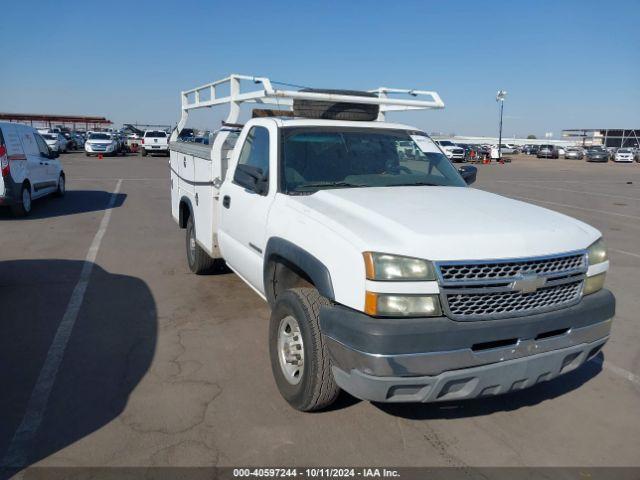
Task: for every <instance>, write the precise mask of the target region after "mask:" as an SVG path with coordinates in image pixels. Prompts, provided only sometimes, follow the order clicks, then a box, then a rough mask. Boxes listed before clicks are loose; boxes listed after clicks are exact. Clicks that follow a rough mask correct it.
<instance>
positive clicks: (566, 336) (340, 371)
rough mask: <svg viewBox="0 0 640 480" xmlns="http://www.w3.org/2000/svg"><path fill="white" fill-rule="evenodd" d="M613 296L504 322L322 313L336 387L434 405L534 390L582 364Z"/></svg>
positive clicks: (603, 326) (608, 315)
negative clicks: (382, 317) (386, 317)
mask: <svg viewBox="0 0 640 480" xmlns="http://www.w3.org/2000/svg"><path fill="white" fill-rule="evenodd" d="M614 313H615V298H614V297H613V295H612V294H611V292H609V291H607V290H603V291H601V292H598V293H596V294H593V295H589V296H588V297H585V298H584V299H583V300H582V301H581V302H580V304H578V305H574V306H572V307H569V308H565V309H562V310H556V311H553V312H547V313H543V314H537V315H531V316H528V317H517V318H508V319H500V320H485V321H475V322H458V321H453V320H450V319H448V318H446V317H437V318H417V319H380V318H372V317H368V316H367V315H365V314H363V313H360V312H355V311H353V310H348V309H345V308H344V307H338V306H335V307H332V308H327V309H323V310H321V313H320V323H321V328H322V331H323V337H324V340H325V342H326V345H327V348H328V350H329V354H330V356H331V362H332V369H333V374H334V377H335V379H336V382H337V383H338V385H339V386H340V387H341V388H342V389H344V390H346V391H347V392H349V393H351V394H352V395H354V396H356V397H358V398H362V399H366V400H374V401H387V402H410V401H421V402H433V401H443V400H453V399H463V398H474V397H478V396H484V395H495V394H499V393H505V392H508V391H511V390H516V389H522V388H525V387H529V386H531V385H534V384H536V383H538V382H541V381H546V380H550V379H552V378H554V377H556V376H558V375H560V374H563V373H567V372H569V371H571V370H573V369H574V368H577V367H578V366H580V365H581V364H582V363H584V362H585V361H587V360H588V359H589V358H591V357H593V356H594V355H596V354H597V353H598V351H599V350H600V349H601V348H602V346H603V345H604V344H605V343H606V341H607V340H608V338H609V332H610V330H611V323H612V317H613V316H614Z"/></svg>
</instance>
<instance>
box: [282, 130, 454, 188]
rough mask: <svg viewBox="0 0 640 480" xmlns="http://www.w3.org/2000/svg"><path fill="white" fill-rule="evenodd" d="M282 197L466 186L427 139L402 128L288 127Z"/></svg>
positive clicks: (283, 153) (284, 139) (285, 137)
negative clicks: (328, 191)
mask: <svg viewBox="0 0 640 480" xmlns="http://www.w3.org/2000/svg"><path fill="white" fill-rule="evenodd" d="M282 169H283V172H284V175H283V185H282V190H283V191H284V192H285V193H303V192H305V193H313V192H315V191H317V190H321V189H326V188H349V187H353V188H355V187H391V186H414V185H432V186H455V187H463V186H466V183H465V181H464V180H463V179H462V177H461V176H460V174H459V173H458V171H457V170H456V169H455V168H454V167H453V165H451V163H450V162H449V160H448V159H447V157H446V156H445V155H444V154H443V153H442V152H441V151H440V149H439V148H438V147H437V146H436V145H435V143H434V142H433V140H431V138H429V137H427V136H426V135H425V134H423V133H419V132H408V131H405V130H382V129H375V130H373V129H354V128H342V129H341V128H331V129H328V128H287V129H285V130H284V138H283V149H282Z"/></svg>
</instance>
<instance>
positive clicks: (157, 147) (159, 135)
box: [140, 130, 169, 157]
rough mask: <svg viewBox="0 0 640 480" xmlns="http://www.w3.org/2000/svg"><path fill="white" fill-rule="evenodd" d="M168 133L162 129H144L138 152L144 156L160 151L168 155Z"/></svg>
mask: <svg viewBox="0 0 640 480" xmlns="http://www.w3.org/2000/svg"><path fill="white" fill-rule="evenodd" d="M168 140H169V135H167V132H165V131H163V130H146V131H145V132H144V136H143V137H142V144H141V145H140V153H141V154H142V156H143V157H144V156H146V155H147V154H149V153H162V154H163V155H169V142H168Z"/></svg>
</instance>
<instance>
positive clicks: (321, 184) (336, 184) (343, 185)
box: [294, 181, 367, 191]
mask: <svg viewBox="0 0 640 480" xmlns="http://www.w3.org/2000/svg"><path fill="white" fill-rule="evenodd" d="M366 186H367V185H363V184H362V183H351V182H343V181H340V182H316V183H303V184H302V185H298V186H297V187H296V190H298V189H300V188H323V187H328V188H361V187H366ZM296 190H294V191H296Z"/></svg>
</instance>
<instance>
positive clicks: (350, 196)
mask: <svg viewBox="0 0 640 480" xmlns="http://www.w3.org/2000/svg"><path fill="white" fill-rule="evenodd" d="M257 125H259V126H263V127H265V128H267V129H268V131H269V135H270V150H269V152H270V163H269V171H270V178H269V185H270V188H269V191H268V193H267V194H266V195H265V196H261V195H258V194H255V193H252V192H249V191H247V190H245V189H244V188H242V187H240V186H238V185H236V184H234V183H233V182H232V181H231V178H233V173H232V172H233V171H234V170H235V167H236V165H237V162H238V157H239V154H240V151H241V149H242V145H243V143H244V139H245V138H246V135H247V132H248V131H249V130H250V129H251V127H253V126H257ZM287 126H296V127H300V126H323V127H325V128H330V127H331V126H335V127H358V128H371V129H381V128H382V129H386V128H390V129H402V130H409V131H415V130H418V129H416V128H414V127H410V126H406V125H399V124H391V123H383V122H346V121H333V120H303V119H293V120H289V119H286V120H285V119H281V118H260V119H253V120H250V121H249V122H248V123H247V124H246V126H245V127H244V129H243V130H242V132H241V133H240V137H239V139H238V142H237V144H236V147H235V148H234V149H233V151H232V153H231V155H230V158H229V159H228V167H227V165H226V164H227V160H225V159H222V154H221V153H220V150H219V149H218V148H219V147H220V145H216V144H217V143H218V142H222V141H224V140H221V138H222V137H221V135H220V134H219V136H218V137H217V138H216V141H215V142H214V146H213V149H212V150H211V152H212V153H211V159H199V158H198V157H197V156H189V155H184V154H182V153H177V152H175V151H172V152H171V166H172V185H173V187H172V212H173V216H174V218H175V219H176V220H178V217H179V204H180V201H181V199H183V198H188V199H189V201H190V202H191V204H192V205H193V208H194V217H195V225H196V236H197V241H198V243H199V244H200V245H201V246H202V247H203V248H204V249H205V250H206V251H207V252H208V253H209V254H210V255H212V256H214V257H220V256H221V257H222V258H224V259H225V261H226V262H227V263H228V265H229V266H230V267H231V268H232V269H233V270H234V271H235V272H236V273H238V274H239V275H240V276H241V277H242V279H243V280H244V281H245V282H247V283H248V284H249V285H250V286H251V287H252V288H253V289H254V290H256V291H257V292H258V293H259V294H260V295H262V296H263V297H264V295H265V286H264V284H263V275H262V273H263V266H264V265H263V257H262V253H261V252H264V251H265V248H266V245H267V242H268V240H269V239H270V238H272V237H279V238H283V239H286V240H287V241H289V242H291V243H293V244H295V245H297V246H299V247H300V248H302V249H303V250H305V251H307V252H308V253H310V254H311V255H313V256H314V257H315V258H317V259H318V260H320V261H321V262H322V263H323V264H324V265H325V266H326V267H327V269H328V270H329V272H330V275H331V281H332V284H333V289H334V294H335V301H336V302H337V303H340V304H342V305H346V306H348V307H350V308H353V309H356V310H359V311H363V309H364V298H365V290H369V291H377V292H390V293H437V292H438V291H439V290H438V285H437V283H436V282H402V284H398V283H397V282H372V281H367V280H365V266H364V262H363V257H362V252H364V251H378V252H386V253H392V254H397V255H406V256H411V257H417V258H423V259H428V260H432V261H442V260H494V259H512V258H524V257H535V256H543V255H552V254H559V253H566V252H571V251H575V250H583V249H586V248H587V247H589V246H590V245H591V244H592V243H593V242H595V241H596V240H597V239H598V238H600V236H601V234H600V232H599V231H598V230H596V229H595V228H593V227H591V226H589V225H587V224H585V223H583V222H580V221H578V220H576V219H574V218H571V217H568V216H566V215H562V214H560V213H557V212H553V211H551V210H547V209H545V208H542V207H538V206H534V205H531V204H528V203H524V202H520V201H516V200H512V199H508V198H505V197H502V196H499V195H495V194H492V193H487V192H483V191H480V190H476V189H473V188H470V187H432V186H414V187H375V188H358V189H350V188H343V189H333V190H320V191H318V192H316V193H314V194H312V195H304V196H289V195H286V194H283V193H280V192H278V191H277V190H278V189H277V188H276V187H277V185H279V181H280V179H279V175H280V173H279V169H278V153H279V152H278V149H279V142H278V141H277V138H278V136H277V135H278V131H279V129H281V128H284V127H287ZM222 136H224V134H223V135H222ZM225 138H226V137H225ZM227 169H228V172H229V173H227ZM183 179H187V180H189V182H187V181H184V180H183ZM190 182H192V183H193V182H195V184H193V185H192V184H191V183H190ZM217 185H219V186H217ZM196 194H198V198H197V200H196ZM224 196H229V197H230V198H231V208H229V209H227V208H223V207H222V205H221V201H220V199H221V198H223V197H224ZM607 267H608V265H607ZM601 268H606V267H601ZM595 273H597V272H595V271H590V272H589V274H590V275H591V274H595Z"/></svg>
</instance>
